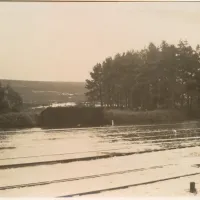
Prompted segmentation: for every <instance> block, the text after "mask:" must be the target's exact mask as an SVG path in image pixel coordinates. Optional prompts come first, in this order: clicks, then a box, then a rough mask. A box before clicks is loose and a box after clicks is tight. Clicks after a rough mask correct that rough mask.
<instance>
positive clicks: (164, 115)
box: [0, 108, 198, 129]
mask: <svg viewBox="0 0 200 200" xmlns="http://www.w3.org/2000/svg"><path fill="white" fill-rule="evenodd" d="M92 110H93V109H92ZM92 110H91V109H88V108H84V109H81V110H80V111H78V109H77V108H72V109H70V110H68V109H66V108H57V109H52V108H51V109H47V111H46V112H45V113H46V114H45V122H43V123H44V124H43V125H45V127H49V128H51V127H54V128H57V127H63V128H67V127H72V128H75V127H77V124H81V126H80V127H91V126H102V125H108V124H110V125H111V123H112V120H114V123H115V125H140V124H141V125H144V124H162V123H177V122H184V121H187V120H191V117H189V116H188V114H187V113H186V112H183V111H178V110H154V111H130V110H118V109H104V110H103V113H102V110H101V109H97V110H96V111H95V112H94V111H92ZM69 111H70V112H69ZM75 111H76V112H75ZM83 111H84V112H83ZM91 111H92V112H91ZM95 113H96V114H95ZM43 114H44V113H43ZM39 119H41V115H40V117H39V113H38V111H33V110H32V111H26V112H20V113H7V114H1V115H0V129H7V128H32V127H44V126H42V124H41V123H40V121H39ZM60 119H61V120H60ZM193 119H194V118H193ZM193 119H192V120H193ZM195 119H198V117H195ZM61 122H62V123H61ZM84 124H85V125H84Z"/></svg>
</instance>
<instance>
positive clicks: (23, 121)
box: [0, 112, 38, 129]
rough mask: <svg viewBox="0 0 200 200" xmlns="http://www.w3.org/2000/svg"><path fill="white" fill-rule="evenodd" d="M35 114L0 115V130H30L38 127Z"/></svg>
mask: <svg viewBox="0 0 200 200" xmlns="http://www.w3.org/2000/svg"><path fill="white" fill-rule="evenodd" d="M37 119H38V114H37V113H35V112H19V113H6V114H1V115H0V129H8V128H32V127H36V126H37V125H38V123H37Z"/></svg>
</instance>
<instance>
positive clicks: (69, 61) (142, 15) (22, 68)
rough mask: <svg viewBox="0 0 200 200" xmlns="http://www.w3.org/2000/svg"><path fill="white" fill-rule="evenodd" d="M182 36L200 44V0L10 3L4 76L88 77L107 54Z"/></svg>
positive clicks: (0, 45)
mask: <svg viewBox="0 0 200 200" xmlns="http://www.w3.org/2000/svg"><path fill="white" fill-rule="evenodd" d="M179 39H187V40H188V41H189V43H190V44H191V45H194V46H196V44H200V2H198V3H194V2H193V3H192V2H191V3H189V2H187V3H186V2H182V3H181V2H179V3H178V2H174V3H173V2H172V3H169V2H168V3H161V2H159V3H133V2H131V3H44V2H43V3H33V2H32V3H6V2H4V3H0V78H5V79H24V80H43V81H85V79H86V78H89V72H90V71H91V69H92V67H93V66H94V65H95V64H96V63H97V62H102V61H103V60H104V59H105V57H108V56H114V55H115V54H116V53H118V52H119V53H122V52H124V51H127V50H130V49H141V48H143V47H144V46H145V45H148V43H149V42H154V43H155V44H159V43H160V42H161V41H162V40H166V41H167V42H169V43H175V44H177V43H178V41H179Z"/></svg>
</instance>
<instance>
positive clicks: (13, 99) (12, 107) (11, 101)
mask: <svg viewBox="0 0 200 200" xmlns="http://www.w3.org/2000/svg"><path fill="white" fill-rule="evenodd" d="M22 105H23V100H22V98H21V96H20V95H19V94H18V93H17V92H16V91H14V90H13V88H12V87H10V86H9V85H6V86H3V85H2V83H1V82H0V113H5V112H11V111H15V112H17V111H20V110H21V108H22Z"/></svg>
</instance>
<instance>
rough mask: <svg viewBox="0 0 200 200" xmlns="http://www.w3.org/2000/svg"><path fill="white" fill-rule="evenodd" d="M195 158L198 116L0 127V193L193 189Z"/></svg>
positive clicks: (199, 155) (198, 157) (198, 154)
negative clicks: (159, 121)
mask: <svg viewBox="0 0 200 200" xmlns="http://www.w3.org/2000/svg"><path fill="white" fill-rule="evenodd" d="M172 129H176V133H174V132H173V131H172ZM199 164H200V124H199V123H197V122H187V123H181V124H173V125H172V124H171V125H169V124H168V125H167V124H164V125H156V126H155V125H154V126H150V125H149V126H129V127H103V128H89V129H62V130H41V129H27V130H18V131H0V196H1V197H14V196H18V197H19V196H25V197H31V196H37V197H38V196H40V197H58V196H76V195H82V196H91V197H94V196H95V197H101V196H102V197H104V196H108V197H112V196H155V195H159V196H163V195H164V196H174V195H178V196H180V195H193V194H190V193H189V191H188V189H189V182H190V181H195V182H196V187H197V190H198V187H199V191H200V184H198V183H199V182H200V181H199V180H200V167H199ZM173 185H174V186H173ZM197 192H198V191H197ZM196 195H198V193H197V194H196Z"/></svg>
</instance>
